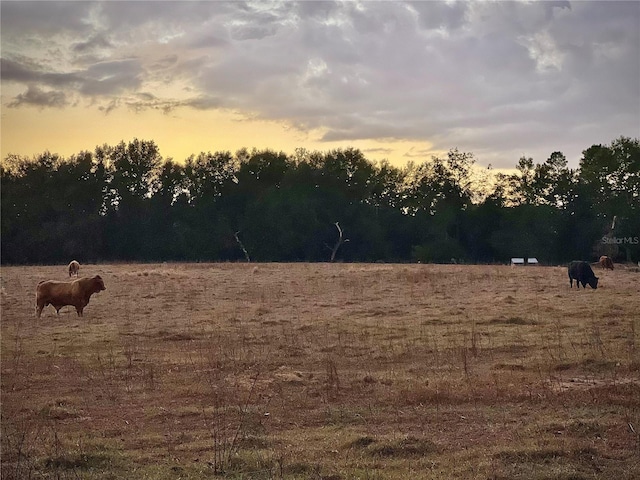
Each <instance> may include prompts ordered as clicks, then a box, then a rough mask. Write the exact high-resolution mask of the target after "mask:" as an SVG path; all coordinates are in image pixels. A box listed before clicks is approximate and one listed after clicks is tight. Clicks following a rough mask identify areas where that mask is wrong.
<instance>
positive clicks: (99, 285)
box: [93, 275, 107, 292]
mask: <svg viewBox="0 0 640 480" xmlns="http://www.w3.org/2000/svg"><path fill="white" fill-rule="evenodd" d="M106 289H107V287H105V286H104V281H103V280H102V277H101V276H100V275H96V276H95V277H93V291H94V292H99V291H101V290H106Z"/></svg>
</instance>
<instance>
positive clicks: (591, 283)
mask: <svg viewBox="0 0 640 480" xmlns="http://www.w3.org/2000/svg"><path fill="white" fill-rule="evenodd" d="M589 286H590V287H591V288H593V289H596V288H598V277H591V278H590V279H589Z"/></svg>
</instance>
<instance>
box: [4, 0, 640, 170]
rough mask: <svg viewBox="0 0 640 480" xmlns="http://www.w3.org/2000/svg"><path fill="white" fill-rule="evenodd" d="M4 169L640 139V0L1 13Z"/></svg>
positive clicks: (107, 7) (397, 159) (501, 158)
mask: <svg viewBox="0 0 640 480" xmlns="http://www.w3.org/2000/svg"><path fill="white" fill-rule="evenodd" d="M0 21H1V25H0V27H1V28H0V53H1V68H0V79H1V80H0V81H1V84H0V92H1V93H0V96H1V99H0V100H1V123H0V129H1V142H2V143H1V147H0V156H1V158H5V157H6V155H8V154H17V155H23V156H33V155H37V154H39V153H43V152H44V151H50V152H52V153H58V154H60V155H63V156H70V155H73V154H77V153H80V152H81V151H84V150H89V151H93V150H94V149H95V147H96V146H98V145H103V144H108V145H116V144H118V143H120V141H125V142H128V141H131V140H133V139H134V138H138V139H140V140H153V141H154V142H155V143H156V144H157V145H158V147H159V148H160V153H161V154H162V156H163V157H164V158H173V159H174V160H176V161H183V160H185V159H186V158H187V157H188V156H189V155H192V154H194V155H197V154H199V153H200V152H209V151H211V152H215V151H231V152H232V153H233V152H235V151H237V150H238V149H240V148H242V147H246V148H249V149H251V148H254V147H255V148H258V149H264V148H269V149H273V150H278V151H284V152H285V153H290V154H293V153H294V151H295V149H296V148H298V147H302V148H306V149H308V150H319V151H323V152H325V151H329V150H332V149H335V148H346V147H355V148H359V149H360V150H362V151H363V153H364V154H365V156H366V157H367V158H369V159H371V160H375V161H378V160H382V159H387V160H389V161H390V162H391V163H392V164H394V165H398V166H402V165H404V164H406V163H407V162H408V161H413V162H416V163H420V162H422V161H424V160H428V159H430V158H431V156H432V155H443V154H445V153H446V152H447V151H448V150H450V149H453V148H457V149H458V150H460V151H463V152H470V153H473V154H474V156H475V158H476V159H477V162H478V164H479V165H482V166H487V165H489V164H491V165H492V166H493V167H494V168H513V167H515V165H516V164H517V162H518V159H519V158H520V157H522V156H526V157H531V158H533V160H534V162H536V163H542V162H544V161H545V160H546V159H547V158H548V157H549V156H550V155H551V153H552V152H555V151H560V152H562V153H564V154H565V155H566V157H567V159H568V161H569V166H571V167H573V168H575V167H577V166H578V162H579V160H580V158H581V155H582V151H583V150H585V149H587V148H588V147H590V146H591V145H594V144H609V143H611V142H612V141H613V140H615V139H616V138H618V137H620V136H621V135H624V136H627V137H632V138H638V137H640V1H622V2H616V1H584V0H583V1H577V2H568V1H536V2H521V1H473V2H471V1H418V2H401V1H376V2H374V1H335V2H334V1H300V2H293V1H268V0H267V1H265V0H259V1H233V2H224V1H204V2H187V1H162V2H159V1H158V2H152V1H146V2H144V1H137V2H126V1H107V2H82V1H73V2H59V1H40V2H35V1H7V0H2V1H1V2H0Z"/></svg>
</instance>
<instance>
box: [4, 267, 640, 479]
mask: <svg viewBox="0 0 640 480" xmlns="http://www.w3.org/2000/svg"><path fill="white" fill-rule="evenodd" d="M594 270H595V271H596V275H599V276H600V283H599V285H600V287H599V288H598V289H597V290H591V289H587V290H582V289H580V290H576V289H575V288H573V289H570V288H569V280H568V277H567V273H566V268H565V267H513V268H512V267H508V266H489V265H485V266H467V265H390V264H304V263H300V264H258V265H256V264H133V265H131V264H129V265H127V264H117V265H83V266H82V267H81V270H80V273H81V275H83V276H89V275H93V274H100V275H101V276H102V277H103V279H104V281H105V285H106V287H107V289H106V291H104V292H102V293H99V294H96V295H94V296H93V297H92V299H91V302H90V303H89V305H88V306H87V307H86V308H85V310H84V317H82V318H79V317H77V316H76V313H75V310H74V309H73V307H65V308H63V309H62V310H61V312H60V316H59V317H57V316H56V314H55V310H54V309H53V308H52V307H50V306H49V307H47V308H46V309H45V311H44V312H43V315H42V318H41V319H39V320H38V319H36V318H35V316H34V306H35V286H36V284H37V283H38V281H40V280H45V279H58V280H63V279H65V277H66V275H67V274H66V266H60V265H59V266H39V267H3V268H2V303H1V306H2V363H1V365H2V457H1V460H2V479H3V480H8V479H30V478H32V479H41V478H47V479H48V478H51V479H114V480H115V479H124V478H126V479H145V478H146V479H178V478H181V479H205V478H214V477H215V476H218V477H219V478H220V477H222V478H235V479H280V478H286V479H325V480H329V479H331V480H338V479H345V480H346V479H358V478H359V479H412V478H415V479H558V480H560V479H562V480H570V479H571V480H579V479H585V480H586V479H615V480H624V479H629V480H631V479H637V478H640V273H639V272H638V269H637V268H631V267H629V268H625V266H623V265H619V266H616V270H614V271H602V270H600V269H595V268H594Z"/></svg>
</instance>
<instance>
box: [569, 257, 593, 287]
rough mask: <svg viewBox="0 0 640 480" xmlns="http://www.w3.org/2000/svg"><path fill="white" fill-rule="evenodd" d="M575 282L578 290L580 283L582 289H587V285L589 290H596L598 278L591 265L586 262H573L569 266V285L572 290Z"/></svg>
mask: <svg viewBox="0 0 640 480" xmlns="http://www.w3.org/2000/svg"><path fill="white" fill-rule="evenodd" d="M574 280H575V281H576V285H577V286H578V289H579V288H580V284H581V283H582V288H587V287H586V285H587V284H589V286H590V287H591V288H594V289H595V288H598V277H596V276H595V274H594V273H593V270H591V265H589V263H588V262H581V261H577V260H576V261H573V262H571V263H570V264H569V283H570V285H571V288H573V281H574Z"/></svg>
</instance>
